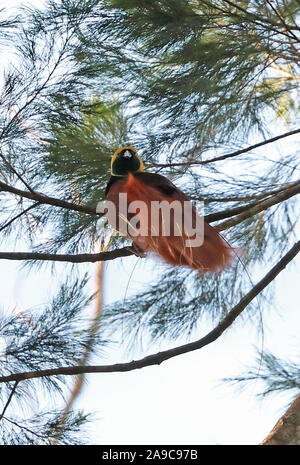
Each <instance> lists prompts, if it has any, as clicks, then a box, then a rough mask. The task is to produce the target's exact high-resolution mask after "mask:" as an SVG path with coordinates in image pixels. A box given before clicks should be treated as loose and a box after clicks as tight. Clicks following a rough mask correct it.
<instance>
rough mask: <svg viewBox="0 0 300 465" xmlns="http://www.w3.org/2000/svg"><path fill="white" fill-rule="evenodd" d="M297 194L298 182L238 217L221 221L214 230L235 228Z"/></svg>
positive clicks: (298, 189)
mask: <svg viewBox="0 0 300 465" xmlns="http://www.w3.org/2000/svg"><path fill="white" fill-rule="evenodd" d="M297 194H300V183H299V182H297V184H296V185H295V186H293V187H291V188H289V189H285V190H283V191H281V192H278V194H275V195H274V196H273V197H270V198H268V199H265V200H262V201H260V202H256V204H255V205H254V206H252V207H250V208H249V209H248V210H246V211H244V212H243V213H240V214H239V215H237V216H235V217H233V218H231V219H229V220H226V221H223V223H221V224H219V225H218V226H216V229H217V230H218V231H223V230H224V229H228V228H231V227H232V226H235V225H236V224H238V223H241V222H242V221H244V220H246V219H247V218H250V216H253V215H256V214H257V213H260V212H262V211H263V210H266V209H267V208H270V207H272V206H273V205H276V204H278V203H281V202H283V201H284V200H287V199H289V198H291V197H293V196H295V195H297Z"/></svg>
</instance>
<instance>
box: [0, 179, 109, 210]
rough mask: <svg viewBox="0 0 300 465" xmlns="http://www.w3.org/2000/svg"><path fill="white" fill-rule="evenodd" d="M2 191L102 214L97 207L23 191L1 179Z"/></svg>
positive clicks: (0, 187) (72, 208)
mask: <svg viewBox="0 0 300 465" xmlns="http://www.w3.org/2000/svg"><path fill="white" fill-rule="evenodd" d="M0 191H2V192H10V193H12V194H15V195H18V196H20V197H24V198H26V199H30V200H35V201H36V202H39V203H43V204H46V205H53V206H55V207H61V208H66V209H68V210H74V211H78V212H83V213H88V214H90V215H98V216H101V215H100V214H97V212H96V208H92V207H89V206H87V205H78V204H75V203H72V202H67V201H66V200H61V199H57V198H55V197H49V196H48V195H45V194H42V193H41V192H36V191H32V192H28V191H23V190H21V189H17V188H16V187H13V186H9V185H8V184H5V183H4V182H2V181H0Z"/></svg>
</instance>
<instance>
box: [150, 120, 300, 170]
mask: <svg viewBox="0 0 300 465" xmlns="http://www.w3.org/2000/svg"><path fill="white" fill-rule="evenodd" d="M298 133H300V129H294V130H293V131H289V132H286V133H285V134H280V135H279V136H276V137H272V138H271V139H267V140H264V141H262V142H258V143H257V144H254V145H250V146H248V147H246V148H244V149H241V150H237V151H235V152H231V153H226V154H224V155H220V156H219V157H214V158H210V159H209V160H195V161H189V162H178V163H153V164H152V165H151V166H155V167H162V168H168V167H171V166H187V165H207V164H209V163H214V162H216V161H221V160H226V159H227V158H233V157H236V156H238V155H241V154H243V153H246V152H250V151H251V150H254V149H257V148H258V147H262V146H264V145H267V144H271V143H273V142H276V141H278V140H280V139H283V138H284V137H289V136H293V135H294V134H298Z"/></svg>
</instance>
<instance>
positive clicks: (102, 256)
mask: <svg viewBox="0 0 300 465" xmlns="http://www.w3.org/2000/svg"><path fill="white" fill-rule="evenodd" d="M130 255H133V252H131V250H130V249H129V248H128V247H123V248H121V249H115V250H110V251H109V252H100V253H82V254H77V255H73V254H53V253H39V252H0V260H42V261H53V262H70V263H86V262H91V263H95V262H104V261H108V260H114V259H115V258H120V257H128V256H130Z"/></svg>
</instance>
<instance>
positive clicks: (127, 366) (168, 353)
mask: <svg viewBox="0 0 300 465" xmlns="http://www.w3.org/2000/svg"><path fill="white" fill-rule="evenodd" d="M299 252H300V241H298V242H297V243H296V244H295V245H294V246H293V247H292V248H291V249H290V250H289V251H288V252H287V253H286V254H285V255H284V256H283V257H282V258H281V260H279V262H278V263H276V265H274V267H273V268H272V269H271V270H270V271H269V272H268V273H267V274H266V275H265V276H264V277H263V278H262V279H261V280H260V281H259V282H258V283H257V284H256V285H255V286H254V287H253V288H252V289H251V290H250V291H249V292H248V293H247V294H246V295H245V296H244V297H243V298H242V299H241V300H240V301H239V303H238V304H237V305H235V306H234V307H233V308H232V310H231V311H230V312H229V313H228V315H227V316H226V317H225V318H223V320H221V321H220V323H219V324H218V325H217V326H216V327H215V328H214V329H213V330H212V331H210V332H209V333H208V334H206V335H205V336H204V337H202V338H200V339H198V340H197V341H194V342H190V343H188V344H183V345H181V346H179V347H175V348H173V349H169V350H165V351H162V352H158V353H156V354H153V355H148V356H147V357H144V358H142V359H139V360H133V361H132V362H127V363H116V364H114V365H90V366H69V367H59V368H53V369H48V370H47V369H45V370H38V371H28V372H22V373H12V374H10V375H6V376H1V377H0V383H7V382H11V381H18V382H20V381H23V380H25V379H33V378H42V377H45V376H59V375H65V376H68V375H69V376H70V375H72V376H74V375H78V374H81V373H115V372H126V371H132V370H137V369H140V368H144V367H147V366H151V365H160V364H161V363H162V362H165V361H166V360H169V359H170V358H173V357H176V356H178V355H182V354H186V353H188V352H192V351H194V350H198V349H201V348H202V347H205V346H207V345H208V344H211V343H212V342H214V341H215V340H216V339H218V338H219V337H220V336H221V335H222V334H223V333H224V331H225V330H226V329H228V328H229V327H230V326H231V325H232V323H233V322H234V321H235V320H236V318H237V317H238V316H239V315H240V314H241V313H242V312H243V310H245V308H246V307H247V305H249V303H250V302H252V300H253V299H255V297H256V296H257V295H258V294H260V293H261V292H262V291H263V290H264V289H265V288H266V287H267V286H268V285H269V284H270V283H271V282H272V281H273V280H274V279H275V278H276V277H277V276H278V275H279V273H280V272H281V271H282V270H284V268H285V267H286V266H287V265H288V264H289V263H290V262H291V261H292V260H293V259H294V258H295V257H296V255H297V254H298V253H299Z"/></svg>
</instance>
